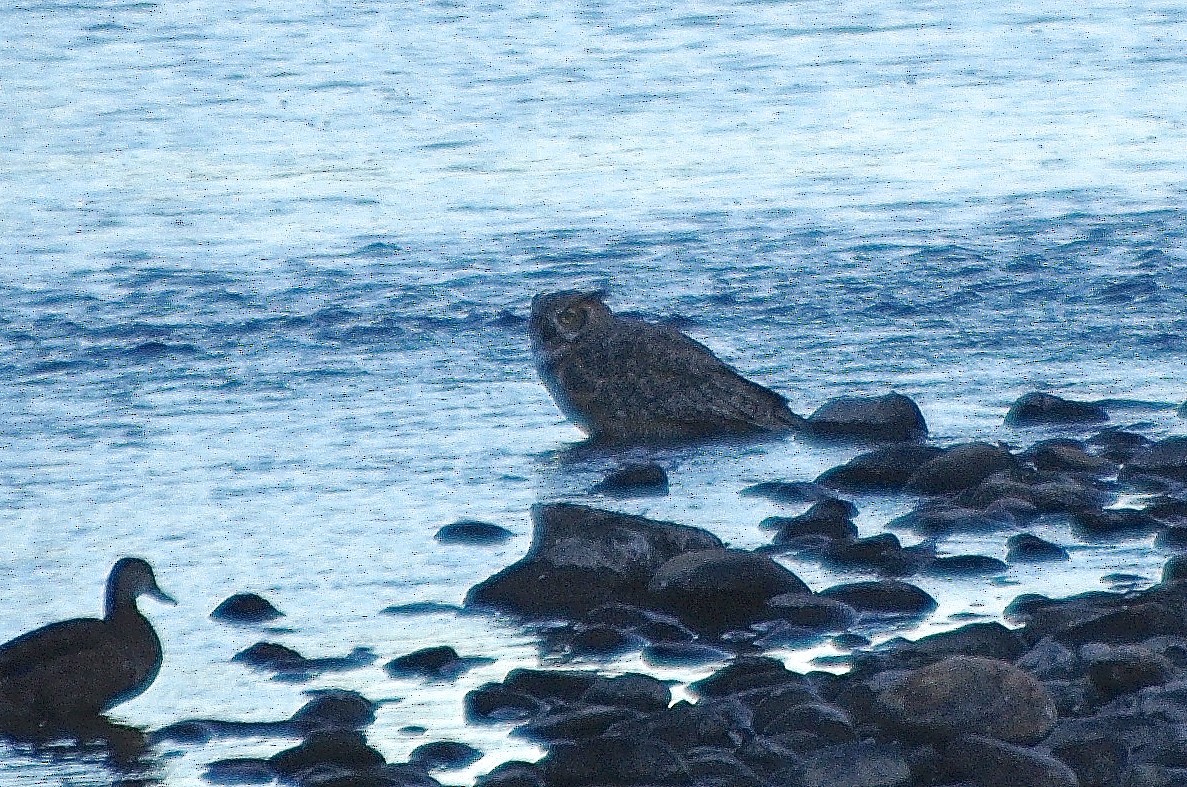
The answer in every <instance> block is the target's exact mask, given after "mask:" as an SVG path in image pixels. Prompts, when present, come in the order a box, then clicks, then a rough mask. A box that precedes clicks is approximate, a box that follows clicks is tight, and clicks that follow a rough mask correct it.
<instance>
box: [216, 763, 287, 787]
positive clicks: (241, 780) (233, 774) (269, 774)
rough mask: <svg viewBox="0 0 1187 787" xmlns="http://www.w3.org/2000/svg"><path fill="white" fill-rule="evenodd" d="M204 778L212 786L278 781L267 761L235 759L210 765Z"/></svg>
mask: <svg viewBox="0 0 1187 787" xmlns="http://www.w3.org/2000/svg"><path fill="white" fill-rule="evenodd" d="M202 777H203V778H204V779H206V781H208V782H210V783H211V784H271V783H272V782H274V781H276V771H274V770H272V765H271V764H270V763H269V762H268V761H267V760H263V759H259V758H257V757H234V758H231V759H227V760H216V761H215V762H212V763H210V764H209V765H207V766H206V772H205V773H204V774H202Z"/></svg>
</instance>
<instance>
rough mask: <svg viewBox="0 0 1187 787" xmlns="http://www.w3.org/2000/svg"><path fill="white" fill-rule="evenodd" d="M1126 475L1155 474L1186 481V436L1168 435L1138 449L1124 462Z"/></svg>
mask: <svg viewBox="0 0 1187 787" xmlns="http://www.w3.org/2000/svg"><path fill="white" fill-rule="evenodd" d="M1124 470H1125V473H1126V475H1130V476H1132V475H1156V476H1162V477H1164V478H1173V479H1175V480H1176V481H1187V437H1168V438H1166V439H1165V440H1159V441H1158V442H1156V443H1154V444H1153V445H1149V446H1146V447H1145V448H1143V449H1142V450H1140V451H1138V452H1137V453H1136V454H1134V455H1133V457H1132V458H1131V459H1130V460H1129V461H1128V462H1126V463H1125V467H1124Z"/></svg>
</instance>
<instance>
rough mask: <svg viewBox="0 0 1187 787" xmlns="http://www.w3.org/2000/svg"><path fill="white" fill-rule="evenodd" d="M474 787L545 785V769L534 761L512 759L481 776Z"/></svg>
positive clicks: (542, 786) (540, 786) (537, 786)
mask: <svg viewBox="0 0 1187 787" xmlns="http://www.w3.org/2000/svg"><path fill="white" fill-rule="evenodd" d="M474 787H544V771H543V770H542V769H541V768H540V766H538V765H536V764H535V763H534V762H523V761H522V760H510V761H508V762H504V763H502V764H500V765H496V766H495V767H494V769H493V770H491V772H490V773H487V774H484V775H482V776H479V777H478V779H477V780H475V782H474Z"/></svg>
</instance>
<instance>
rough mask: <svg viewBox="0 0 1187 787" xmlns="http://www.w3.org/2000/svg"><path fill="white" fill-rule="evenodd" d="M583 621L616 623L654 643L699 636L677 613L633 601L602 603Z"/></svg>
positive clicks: (611, 624) (606, 623)
mask: <svg viewBox="0 0 1187 787" xmlns="http://www.w3.org/2000/svg"><path fill="white" fill-rule="evenodd" d="M582 622H584V623H601V624H604V625H607V626H613V627H614V628H617V629H619V630H621V631H624V632H633V633H636V634H638V635H640V636H642V637H644V638H646V639H648V640H651V641H652V642H688V641H690V640H692V639H695V638H696V633H695V632H693V630H692V629H690V628H688V627H687V626H685V625H684V624H683V623H681V622H680V621H679V619H677V618H676V617H675V616H673V615H668V614H665V613H663V612H657V611H655V610H652V609H641V608H639V607H634V606H631V605H630V604H618V603H611V604H603V605H602V606H600V607H597V608H595V609H592V610H590V611H589V612H587V613H586V614H585V616H584V617H582Z"/></svg>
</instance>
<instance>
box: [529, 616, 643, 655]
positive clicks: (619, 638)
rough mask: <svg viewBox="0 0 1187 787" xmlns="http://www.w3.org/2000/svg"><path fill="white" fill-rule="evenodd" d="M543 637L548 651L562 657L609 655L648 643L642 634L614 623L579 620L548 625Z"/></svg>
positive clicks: (628, 650) (636, 648)
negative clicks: (608, 624) (628, 630)
mask: <svg viewBox="0 0 1187 787" xmlns="http://www.w3.org/2000/svg"><path fill="white" fill-rule="evenodd" d="M542 639H543V644H544V645H545V646H546V647H545V650H546V652H547V653H549V654H550V655H552V656H555V657H559V658H567V657H574V656H578V657H584V656H590V657H595V658H610V657H613V656H617V655H620V654H623V653H629V652H631V651H635V650H639V649H640V648H642V647H643V646H644V645H646V644H647V640H646V639H644V638H643V637H640V636H638V635H636V634H632V633H630V632H627V631H623V630H622V629H619V628H616V627H614V626H605V625H601V624H598V623H585V622H580V621H579V622H577V623H568V624H565V625H563V626H560V627H559V628H551V629H548V630H547V631H545V632H543V634H542Z"/></svg>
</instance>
